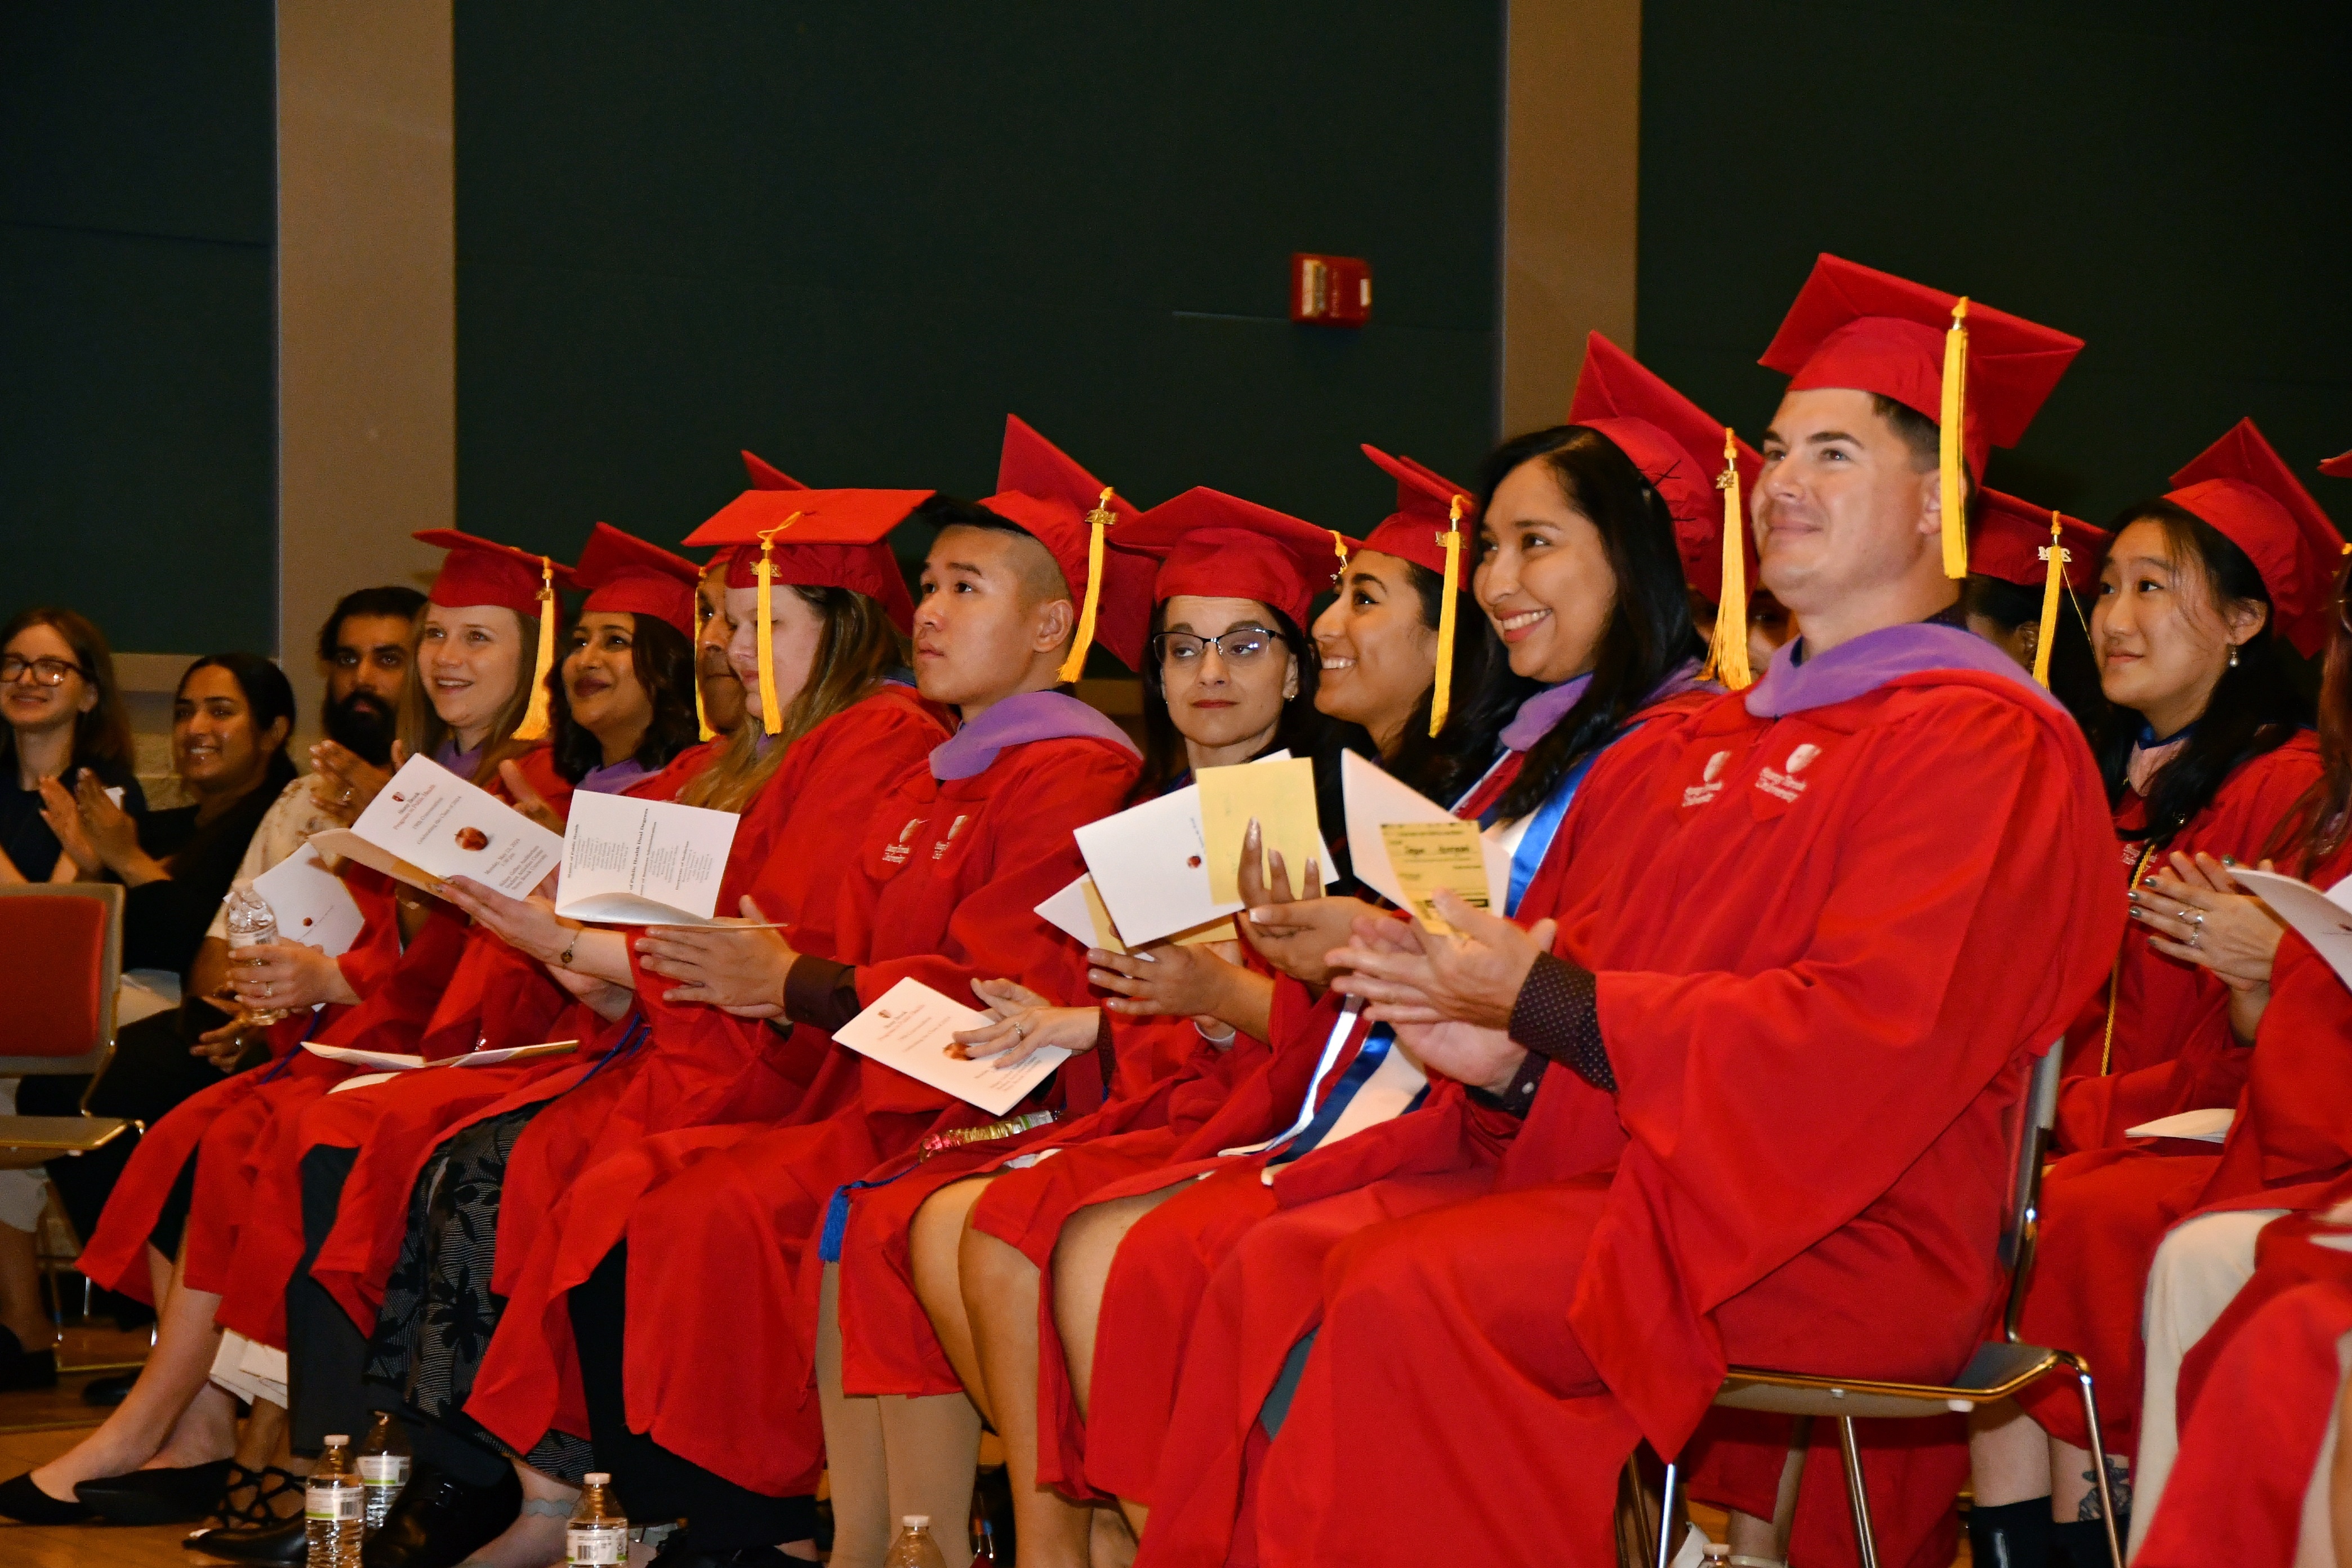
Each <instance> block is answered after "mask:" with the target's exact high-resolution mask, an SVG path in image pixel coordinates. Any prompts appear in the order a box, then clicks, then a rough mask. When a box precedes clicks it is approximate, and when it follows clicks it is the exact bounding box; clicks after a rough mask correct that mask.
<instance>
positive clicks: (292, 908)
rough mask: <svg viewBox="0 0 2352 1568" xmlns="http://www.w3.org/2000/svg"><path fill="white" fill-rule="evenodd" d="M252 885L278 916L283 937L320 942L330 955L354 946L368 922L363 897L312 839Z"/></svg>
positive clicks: (283, 939)
mask: <svg viewBox="0 0 2352 1568" xmlns="http://www.w3.org/2000/svg"><path fill="white" fill-rule="evenodd" d="M253 890H254V891H255V892H256V893H258V894H259V895H260V896H261V900H262V901H263V902H264V903H266V904H268V906H269V912H270V913H271V914H273V915H275V916H277V917H278V941H280V942H300V943H302V944H303V945H304V946H306V947H315V948H318V949H319V950H320V952H324V953H325V954H326V955H327V956H328V957H330V958H341V956H342V955H343V954H344V953H346V952H350V951H351V950H352V942H356V941H358V940H359V934H360V927H361V926H362V925H363V924H364V923H366V922H365V921H364V919H363V918H362V916H361V914H360V906H359V900H356V899H354V898H352V890H351V889H349V888H346V887H345V886H343V879H341V877H338V876H336V875H335V874H334V873H333V872H332V871H330V870H328V869H327V865H326V862H325V861H323V860H321V859H320V858H319V851H318V850H317V848H316V847H313V846H311V845H310V844H304V845H303V846H302V847H301V848H299V849H297V850H296V851H294V853H293V854H291V855H289V856H288V857H286V858H285V859H283V860H280V861H279V862H278V864H277V865H275V866H272V867H271V868H269V869H268V870H267V871H264V872H263V873H262V874H261V875H260V876H258V877H256V878H255V879H253Z"/></svg>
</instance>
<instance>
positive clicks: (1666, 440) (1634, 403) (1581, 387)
mask: <svg viewBox="0 0 2352 1568" xmlns="http://www.w3.org/2000/svg"><path fill="white" fill-rule="evenodd" d="M1568 422H1569V423H1570V425H1582V426H1587V427H1588V428H1591V429H1594V430H1598V431H1600V432H1601V434H1602V435H1603V436H1606V437H1609V439H1610V440H1612V441H1613V442H1615V443H1616V444H1617V449H1618V450H1619V451H1621V452H1622V453H1624V454H1625V456H1626V457H1627V458H1629V459H1631V460H1632V462H1633V466H1634V467H1635V468H1639V469H1641V470H1642V477H1643V478H1644V479H1648V480H1649V481H1650V483H1651V485H1652V486H1653V487H1654V489H1656V490H1657V492H1658V494H1659V495H1660V496H1661V497H1663V498H1664V500H1665V503H1666V510H1667V512H1668V513H1669V514H1670V515H1672V517H1673V518H1674V520H1675V549H1676V550H1677V551H1678V552H1680V553H1681V555H1682V558H1683V572H1684V574H1685V576H1687V577H1688V578H1689V580H1690V585H1691V586H1692V587H1693V588H1694V589H1696V590H1697V593H1698V595H1699V597H1700V598H1702V599H1705V600H1706V602H1707V603H1708V604H1710V605H1715V604H1720V603H1722V601H1723V528H1724V514H1723V497H1722V494H1721V492H1722V490H1723V489H1724V484H1723V468H1724V458H1723V443H1724V437H1726V436H1727V434H1729V432H1728V431H1727V429H1726V427H1725V426H1723V425H1722V423H1721V422H1719V421H1718V420H1717V419H1716V418H1715V417H1714V416H1711V415H1709V414H1708V413H1707V412H1706V410H1705V409H1703V408H1701V407H1699V405H1697V404H1696V403H1693V402H1692V401H1691V400H1690V399H1689V398H1687V397H1685V396H1684V395H1682V394H1681V393H1679V392H1677V391H1675V389H1674V388H1673V387H1672V386H1669V385H1668V384H1666V383H1665V382H1664V380H1663V379H1661V378H1660V377H1659V376H1658V374H1657V373H1656V372H1654V371H1653V370H1651V369H1649V368H1648V367H1647V366H1646V365H1643V363H1641V362H1640V361H1638V360H1636V359H1635V358H1634V357H1633V355H1632V354H1629V353H1626V352H1625V351H1624V350H1623V349H1621V348H1619V347H1618V346H1617V345H1616V344H1615V343H1612V342H1610V341H1609V340H1608V339H1607V338H1605V337H1603V336H1601V334H1600V333H1599V332H1594V333H1592V334H1591V336H1590V337H1588V338H1586V339H1585V341H1584V371H1583V374H1580V375H1579V376H1578V377H1577V378H1576V395H1575V397H1574V399H1573V400H1572V401H1571V402H1570V404H1569V407H1568ZM1734 439H1735V440H1737V438H1736V437H1735V438H1734ZM1737 450H1738V457H1737V458H1736V459H1735V462H1736V464H1737V467H1738V470H1739V485H1740V489H1741V492H1742V493H1743V494H1744V493H1749V492H1752V491H1753V490H1754V489H1755V488H1756V475H1757V473H1758V471H1759V470H1760V469H1761V468H1763V466H1764V460H1763V458H1760V457H1759V456H1758V455H1757V452H1756V448H1754V447H1750V446H1749V445H1748V443H1747V442H1745V441H1738V443H1737ZM1739 536H1740V537H1741V538H1742V539H1743V540H1746V541H1747V543H1746V547H1745V551H1744V553H1745V555H1746V567H1747V571H1746V578H1747V581H1748V582H1750V583H1752V582H1754V581H1755V580H1756V568H1757V559H1756V542H1755V540H1754V539H1752V538H1750V537H1749V535H1748V530H1747V528H1746V527H1745V526H1744V525H1743V526H1742V527H1741V528H1740V529H1739ZM1742 618H1743V620H1744V619H1745V617H1744V616H1743V617H1742Z"/></svg>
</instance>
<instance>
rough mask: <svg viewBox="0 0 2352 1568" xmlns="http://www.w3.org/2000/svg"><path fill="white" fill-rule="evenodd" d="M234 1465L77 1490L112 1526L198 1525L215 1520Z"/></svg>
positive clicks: (118, 1479) (100, 1482)
mask: <svg viewBox="0 0 2352 1568" xmlns="http://www.w3.org/2000/svg"><path fill="white" fill-rule="evenodd" d="M228 1467H229V1461H228V1460H226V1459H215V1460H213V1461H212V1462H211V1463H209V1464H204V1465H180V1466H176V1467H173V1468H167V1469H155V1470H132V1471H131V1473H130V1474H128V1475H121V1476H105V1477H101V1478H100V1479H97V1480H94V1481H84V1482H82V1483H81V1485H79V1486H78V1487H76V1488H74V1496H76V1497H78V1498H79V1499H81V1500H82V1501H83V1502H84V1503H85V1504H87V1505H88V1506H89V1509H90V1510H91V1511H92V1512H93V1513H96V1514H97V1515H98V1516H99V1517H100V1519H103V1520H104V1521H106V1522H107V1523H109V1524H194V1523H196V1522H197V1521H200V1520H205V1519H209V1518H211V1517H212V1511H213V1504H214V1503H215V1502H217V1501H219V1500H220V1495H221V1488H222V1486H223V1485H224V1484H225V1483H226V1481H227V1479H228Z"/></svg>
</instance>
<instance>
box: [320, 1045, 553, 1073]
mask: <svg viewBox="0 0 2352 1568" xmlns="http://www.w3.org/2000/svg"><path fill="white" fill-rule="evenodd" d="M302 1048H303V1049H304V1050H306V1051H308V1052H310V1054H311V1055H312V1056H314V1057H324V1058H327V1059H328V1060H329V1061H331V1062H344V1063H347V1064H349V1065H350V1066H352V1067H355V1068H381V1069H383V1071H385V1072H387V1073H396V1072H421V1071H423V1070H424V1069H425V1068H494V1067H496V1066H498V1065H499V1063H500V1062H519V1061H526V1060H528V1059H530V1058H532V1057H556V1056H562V1054H563V1053H564V1052H566V1051H575V1050H578V1049H579V1048H580V1042H579V1041H577V1040H549V1041H547V1042H546V1043H544V1044H542V1045H536V1046H501V1047H499V1048H498V1049H497V1050H494V1051H463V1052H460V1053H459V1054H458V1055H457V1056H454V1057H441V1058H436V1059H435V1060H430V1061H428V1060H426V1059H425V1058H423V1057H413V1056H408V1055H406V1054H404V1053H403V1052H400V1051H363V1050H360V1049H358V1048H357V1047H352V1046H326V1045H320V1043H319V1042H318V1041H316V1040H305V1041H303V1042H302Z"/></svg>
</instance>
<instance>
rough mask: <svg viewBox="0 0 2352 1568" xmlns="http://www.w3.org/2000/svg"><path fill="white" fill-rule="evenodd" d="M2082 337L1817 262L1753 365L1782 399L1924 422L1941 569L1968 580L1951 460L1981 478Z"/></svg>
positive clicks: (1850, 266) (2013, 440)
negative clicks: (1874, 397) (1832, 397)
mask: <svg viewBox="0 0 2352 1568" xmlns="http://www.w3.org/2000/svg"><path fill="white" fill-rule="evenodd" d="M2082 350H2083V340H2082V339H2080V338H2075V337H2069V336H2068V335H2067V334H2065V333H2064V332H2061V331H2053V330H2052V329H2050V328H2048V327H2044V326H2040V325H2037V324H2036V323H2034V322H2032V321H2026V320H2024V319H2023V318H2021V317H2018V316H2012V315H2010V314H2009V313H2008V312H2007V311H2004V310H1993V309H1992V308H1991V307H1990V306H1986V305H1978V304H1975V303H1973V302H1972V301H1970V300H1967V299H1965V298H1963V297H1961V296H1958V295H1954V294H1947V293H1945V292H1944V291H1943V290H1942V289H1929V288H1927V287H1925V286H1923V285H1921V284H1917V283H1913V282H1909V281H1907V280H1906V279H1901V278H1897V277H1895V276H1894V275H1893V274H1891V273H1885V272H1879V271H1875V270H1874V269H1873V268H1867V267H1860V266H1856V265H1855V264H1854V263H1853V262H1851V261H1846V260H1843V259H1842V258H1838V257H1835V256H1828V255H1824V256H1822V257H1821V258H1819V259H1818V260H1816V261H1815V262H1814V263H1813V270H1812V275H1811V277H1809V278H1807V279H1805V286H1804V288H1803V289H1800V290H1799V291H1798V293H1797V302H1796V303H1795V304H1793V305H1791V306H1790V307H1789V315H1788V319H1787V320H1786V321H1782V322H1781V323H1780V331H1779V332H1778V333H1777V334H1776V335H1775V336H1774V337H1773V339H1772V342H1771V346H1770V347H1769V348H1767V349H1766V350H1765V351H1764V357H1763V360H1762V363H1764V364H1765V365H1766V366H1768V367H1769V368H1770V369H1773V370H1777V371H1782V372H1785V373H1786V374H1788V377H1789V389H1790V391H1791V392H1803V391H1808V390H1810V389H1811V388H1814V387H1823V386H1843V387H1852V388H1853V389H1855V390H1856V391H1860V392H1874V393H1876V394H1878V395H1880V396H1882V397H1891V398H1893V399H1894V400H1895V402H1897V403H1899V404H1901V405H1904V406H1905V407H1906V408H1908V409H1910V410H1912V411H1913V412H1914V413H1916V414H1921V415H1925V416H1927V418H1930V419H1932V420H1934V421H1936V424H1937V427H1938V428H1939V429H1940V430H1941V431H1942V432H1943V447H1944V478H1943V489H1944V494H1943V504H1944V571H1945V574H1947V575H1948V576H1952V577H1960V576H1965V575H1966V574H1967V573H1968V535H1967V531H1966V526H1965V524H1966V519H1965V518H1964V517H1963V515H1962V489H1961V480H1960V474H1959V472H1958V459H1963V458H1964V459H1965V460H1966V462H1967V464H1968V468H1969V472H1970V473H1971V474H1974V475H1975V476H1977V478H1978V479H1982V478H1983V476H1984V467H1985V459H1986V458H1988V457H1989V456H1990V452H1991V448H1992V447H2014V446H2016V445H2017V443H2018V440H2019V438H2020V437H2022V436H2023V435H2024V434H2025V428H2026V426H2029V425H2031V424H2032V423H2033V416H2034V415H2036V414H2037V413H2039V412H2041V409H2042V404H2043V403H2044V402H2046V401H2047V400H2048V398H2049V396H2050V394H2051V391H2052V389H2053V388H2054V387H2056V386H2057V384H2058V378H2059V377H2060V376H2062V375H2063V374H2066V367H2067V366H2068V365H2070V364H2072V363H2074V356H2075V355H2076V354H2078V353H2081V352H2082Z"/></svg>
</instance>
